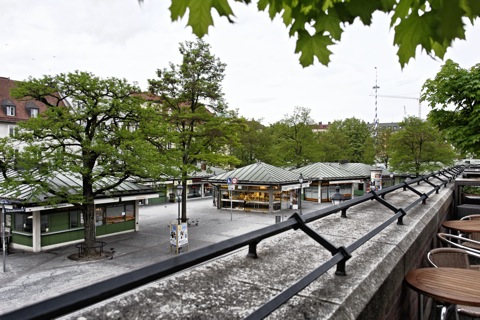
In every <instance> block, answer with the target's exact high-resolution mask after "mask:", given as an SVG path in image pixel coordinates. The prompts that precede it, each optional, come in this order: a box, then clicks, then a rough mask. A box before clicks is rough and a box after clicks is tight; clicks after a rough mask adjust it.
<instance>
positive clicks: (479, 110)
mask: <svg viewBox="0 0 480 320" xmlns="http://www.w3.org/2000/svg"><path fill="white" fill-rule="evenodd" d="M422 101H427V102H428V103H429V105H430V107H432V111H430V113H429V115H428V118H429V119H430V120H431V121H432V122H433V123H434V124H435V126H436V127H437V128H438V129H440V130H441V131H442V132H443V133H444V134H445V136H446V137H447V139H448V141H450V142H451V143H452V144H453V145H454V146H455V147H456V148H458V149H459V150H460V151H461V152H466V153H470V155H471V156H476V155H479V153H480V151H479V150H480V64H477V65H475V66H473V67H471V68H470V69H463V68H461V67H460V66H459V65H458V64H457V63H455V62H453V61H452V60H447V61H446V63H445V64H444V65H443V66H442V68H441V70H440V72H438V74H437V75H436V76H435V78H434V79H429V80H427V81H426V82H425V84H424V85H423V88H422Z"/></svg>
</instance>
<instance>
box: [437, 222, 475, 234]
mask: <svg viewBox="0 0 480 320" xmlns="http://www.w3.org/2000/svg"><path fill="white" fill-rule="evenodd" d="M442 226H444V227H445V228H447V229H450V230H456V231H460V232H462V233H473V232H480V220H447V221H443V222H442Z"/></svg>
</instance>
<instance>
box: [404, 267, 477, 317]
mask: <svg viewBox="0 0 480 320" xmlns="http://www.w3.org/2000/svg"><path fill="white" fill-rule="evenodd" d="M405 281H406V282H407V284H408V286H409V287H410V288H411V289H413V290H415V291H417V292H418V293H420V294H422V295H426V296H428V297H431V298H433V299H434V300H436V301H439V302H442V303H444V304H446V305H454V306H455V305H467V306H474V307H480V271H478V270H473V269H461V268H420V269H414V270H411V271H410V272H408V273H407V275H406V276H405ZM419 301H421V298H420V296H419ZM419 311H420V319H423V303H420V304H419ZM443 316H445V314H444V313H442V319H443Z"/></svg>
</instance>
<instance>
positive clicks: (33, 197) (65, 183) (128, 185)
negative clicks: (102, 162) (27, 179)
mask: <svg viewBox="0 0 480 320" xmlns="http://www.w3.org/2000/svg"><path fill="white" fill-rule="evenodd" d="M9 175H10V176H12V177H14V176H17V175H18V174H17V173H16V172H13V171H11V172H9ZM3 181H4V178H3V177H2V176H0V183H2V182H3ZM45 181H46V182H47V183H48V184H49V187H50V188H51V189H52V190H62V191H63V192H66V193H68V194H69V195H81V194H82V192H81V190H82V180H81V179H80V177H79V176H78V175H77V174H71V173H70V174H65V173H56V174H55V175H53V176H52V177H47V178H45ZM113 183H114V181H113V180H112V179H107V178H105V179H102V180H101V181H100V182H98V183H97V184H96V186H94V190H95V189H96V190H98V188H99V187H100V186H101V185H106V184H113ZM152 193H156V192H155V190H153V189H152V188H151V187H149V186H145V185H141V184H137V183H134V182H131V181H124V182H122V183H121V184H120V185H118V186H116V187H115V188H113V189H111V190H110V191H108V192H106V194H104V195H102V196H98V197H97V198H103V197H115V196H125V195H138V194H152ZM54 197H55V196H54V195H53V194H52V193H49V192H44V193H39V192H38V190H37V188H35V187H32V186H30V185H26V184H23V185H20V186H18V187H17V188H15V189H14V190H9V191H2V192H0V198H3V199H8V200H10V201H18V202H24V203H29V204H37V203H42V202H48V199H49V198H54Z"/></svg>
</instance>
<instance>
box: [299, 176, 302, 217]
mask: <svg viewBox="0 0 480 320" xmlns="http://www.w3.org/2000/svg"><path fill="white" fill-rule="evenodd" d="M298 182H300V198H299V199H298V208H300V215H301V214H302V186H303V175H302V174H301V173H300V177H298Z"/></svg>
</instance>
